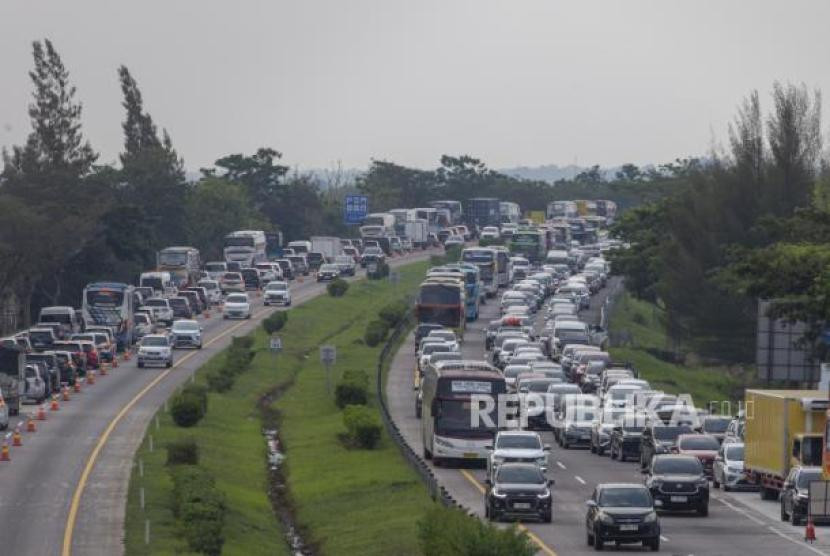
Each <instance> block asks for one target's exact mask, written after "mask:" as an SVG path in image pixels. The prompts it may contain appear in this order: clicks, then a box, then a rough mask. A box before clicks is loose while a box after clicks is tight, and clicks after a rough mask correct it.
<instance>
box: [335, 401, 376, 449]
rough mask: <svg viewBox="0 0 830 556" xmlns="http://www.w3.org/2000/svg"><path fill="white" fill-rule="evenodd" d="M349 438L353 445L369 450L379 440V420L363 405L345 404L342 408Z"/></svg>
mask: <svg viewBox="0 0 830 556" xmlns="http://www.w3.org/2000/svg"><path fill="white" fill-rule="evenodd" d="M343 424H344V425H346V431H347V432H348V436H349V440H350V441H351V443H352V444H353V445H355V446H358V447H360V448H364V449H366V450H371V449H372V448H374V447H375V446H377V443H378V441H379V440H380V420H379V419H378V417H377V415H376V414H375V412H374V411H373V410H371V409H369V408H368V407H366V406H365V405H347V406H346V408H345V409H344V410H343Z"/></svg>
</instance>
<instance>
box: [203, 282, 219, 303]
mask: <svg viewBox="0 0 830 556" xmlns="http://www.w3.org/2000/svg"><path fill="white" fill-rule="evenodd" d="M198 285H199V287H200V288H204V289H205V291H206V292H207V299H208V303H209V304H210V305H219V304H220V303H221V302H222V287H221V286H220V285H219V281H218V280H212V279H203V280H199V282H198Z"/></svg>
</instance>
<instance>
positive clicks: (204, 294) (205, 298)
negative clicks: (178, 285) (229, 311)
mask: <svg viewBox="0 0 830 556" xmlns="http://www.w3.org/2000/svg"><path fill="white" fill-rule="evenodd" d="M217 286H218V284H217ZM185 289H186V291H193V292H196V294H197V295H198V296H199V303H200V304H201V307H202V311H206V310H207V309H208V308H209V307H210V306H211V305H213V301H212V300H211V296H210V293H208V291H207V288H205V287H202V286H190V287H189V288H185Z"/></svg>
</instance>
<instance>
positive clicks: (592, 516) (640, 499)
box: [585, 483, 660, 552]
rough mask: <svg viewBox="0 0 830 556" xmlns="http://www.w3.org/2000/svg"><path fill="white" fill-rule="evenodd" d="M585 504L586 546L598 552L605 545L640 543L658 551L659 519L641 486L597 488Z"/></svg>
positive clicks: (599, 486) (617, 485)
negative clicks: (608, 543) (611, 543)
mask: <svg viewBox="0 0 830 556" xmlns="http://www.w3.org/2000/svg"><path fill="white" fill-rule="evenodd" d="M586 504H587V506H588V513H587V514H586V515H585V528H586V532H587V535H586V539H587V542H588V546H593V547H594V548H595V549H597V550H602V548H603V545H604V544H605V543H607V542H613V543H615V544H633V543H639V542H641V543H643V546H647V547H650V548H651V550H653V551H655V552H657V551H658V550H660V518H659V517H657V512H655V511H654V500H653V499H652V497H651V494H650V493H649V491H648V489H647V488H646V487H644V486H643V485H638V484H628V483H607V484H600V485H597V488H596V489H594V493H593V495H591V499H590V500H588V502H587V503H586Z"/></svg>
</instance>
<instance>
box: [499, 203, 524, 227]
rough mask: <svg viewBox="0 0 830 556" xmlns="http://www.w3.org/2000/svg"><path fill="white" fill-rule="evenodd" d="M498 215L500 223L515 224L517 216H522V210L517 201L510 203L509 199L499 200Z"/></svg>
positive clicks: (517, 221) (517, 220) (517, 219)
mask: <svg viewBox="0 0 830 556" xmlns="http://www.w3.org/2000/svg"><path fill="white" fill-rule="evenodd" d="M499 216H500V218H501V223H502V224H517V225H518V223H519V218H521V216H522V211H521V209H520V208H519V203H512V202H510V201H501V202H500V203H499Z"/></svg>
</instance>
